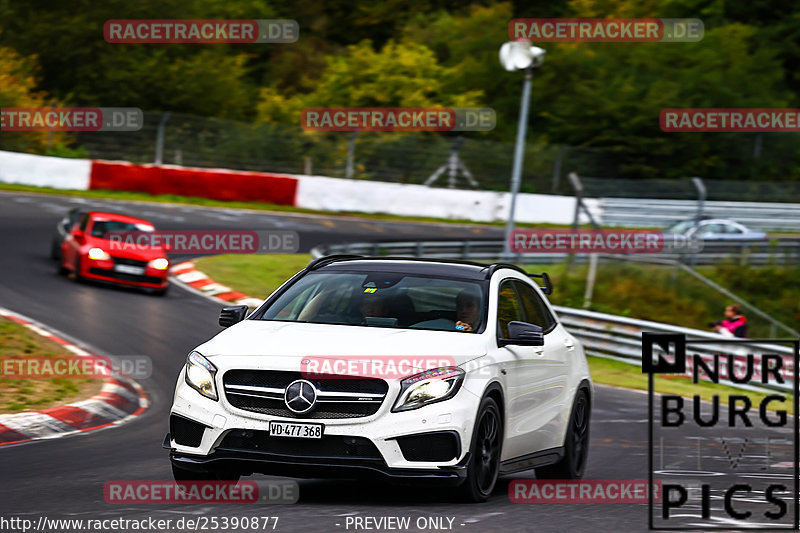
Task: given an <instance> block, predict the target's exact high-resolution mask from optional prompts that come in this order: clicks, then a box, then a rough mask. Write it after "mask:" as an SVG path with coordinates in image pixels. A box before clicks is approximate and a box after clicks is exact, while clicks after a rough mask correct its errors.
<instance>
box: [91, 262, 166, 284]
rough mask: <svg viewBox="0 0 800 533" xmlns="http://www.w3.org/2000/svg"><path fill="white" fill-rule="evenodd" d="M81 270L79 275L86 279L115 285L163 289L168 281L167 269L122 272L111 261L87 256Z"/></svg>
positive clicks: (148, 268)
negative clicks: (138, 273) (139, 273)
mask: <svg viewBox="0 0 800 533" xmlns="http://www.w3.org/2000/svg"><path fill="white" fill-rule="evenodd" d="M81 270H82V271H81V276H83V277H84V278H86V279H91V280H95V281H102V282H106V283H114V284H116V285H126V286H130V287H146V288H151V289H165V288H166V287H167V285H168V283H169V281H168V271H167V270H156V269H154V268H152V267H146V269H145V272H144V274H142V275H133V274H124V273H120V272H116V271H115V270H114V262H113V261H105V260H93V259H89V258H88V257H84V259H83V262H82V264H81Z"/></svg>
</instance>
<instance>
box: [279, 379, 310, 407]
mask: <svg viewBox="0 0 800 533" xmlns="http://www.w3.org/2000/svg"><path fill="white" fill-rule="evenodd" d="M283 402H284V403H285V404H286V407H288V408H289V410H290V411H292V412H293V413H297V414H301V413H306V412H308V411H310V410H311V408H312V407H314V405H315V404H316V403H317V389H316V387H314V384H313V383H311V382H310V381H306V380H305V379H298V380H296V381H293V382H291V383H290V384H289V386H288V387H286V392H284V393H283Z"/></svg>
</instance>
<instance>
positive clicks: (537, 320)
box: [513, 281, 555, 331]
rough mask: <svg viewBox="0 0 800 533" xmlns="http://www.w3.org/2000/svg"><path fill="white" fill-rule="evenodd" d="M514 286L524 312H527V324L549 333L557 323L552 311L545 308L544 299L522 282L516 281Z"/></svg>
mask: <svg viewBox="0 0 800 533" xmlns="http://www.w3.org/2000/svg"><path fill="white" fill-rule="evenodd" d="M513 283H514V286H515V287H516V289H517V294H519V299H520V301H521V302H522V310H523V311H524V312H525V322H529V323H531V324H536V325H537V326H541V327H542V329H543V330H544V331H548V330H549V329H550V327H551V326H552V325H553V324H554V323H555V320H554V319H553V317H552V316H551V315H550V311H549V310H548V309H547V306H545V304H544V302H543V301H542V299H541V298H540V297H539V295H538V294H536V291H534V290H533V289H532V288H530V287H529V286H528V285H527V284H525V283H522V282H521V281H514V282H513Z"/></svg>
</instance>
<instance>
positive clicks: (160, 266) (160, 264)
mask: <svg viewBox="0 0 800 533" xmlns="http://www.w3.org/2000/svg"><path fill="white" fill-rule="evenodd" d="M148 265H150V266H151V267H153V268H155V269H156V270H166V269H167V268H169V261H168V260H166V259H164V258H163V257H159V258H158V259H153V260H152V261H150V262H149V263H148Z"/></svg>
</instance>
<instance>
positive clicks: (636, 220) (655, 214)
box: [600, 182, 800, 231]
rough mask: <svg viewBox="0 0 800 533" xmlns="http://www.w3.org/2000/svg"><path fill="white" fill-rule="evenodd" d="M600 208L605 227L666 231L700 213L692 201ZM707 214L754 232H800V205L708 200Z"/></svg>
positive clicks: (612, 201)
mask: <svg viewBox="0 0 800 533" xmlns="http://www.w3.org/2000/svg"><path fill="white" fill-rule="evenodd" d="M706 183H708V182H706ZM600 206H601V208H602V213H603V225H605V226H626V227H652V228H664V227H667V226H668V225H670V224H671V223H673V222H675V221H677V220H684V219H689V218H693V217H694V216H695V215H696V214H697V202H696V201H691V200H652V199H644V198H636V199H633V198H601V200H600ZM703 215H704V216H710V217H713V218H728V219H733V220H735V221H737V222H741V223H742V224H744V225H745V226H748V227H750V228H753V229H761V230H787V231H800V204H790V203H776V202H771V203H763V202H721V201H716V202H715V201H707V202H705V203H704V205H703Z"/></svg>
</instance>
